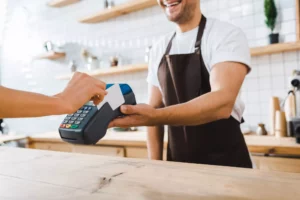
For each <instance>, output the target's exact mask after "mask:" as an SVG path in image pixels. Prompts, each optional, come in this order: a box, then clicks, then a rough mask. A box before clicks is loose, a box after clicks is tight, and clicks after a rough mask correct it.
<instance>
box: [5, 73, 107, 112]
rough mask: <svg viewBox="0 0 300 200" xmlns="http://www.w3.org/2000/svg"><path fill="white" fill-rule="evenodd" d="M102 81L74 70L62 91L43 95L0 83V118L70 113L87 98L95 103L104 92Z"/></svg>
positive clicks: (98, 101)
mask: <svg viewBox="0 0 300 200" xmlns="http://www.w3.org/2000/svg"><path fill="white" fill-rule="evenodd" d="M105 89H106V84H105V83H103V82H102V81H99V80H97V79H95V78H93V77H90V76H88V75H86V74H83V73H79V72H76V73H75V74H74V76H73V77H72V79H71V81H70V82H69V83H68V85H67V87H66V88H65V89H64V91H63V92H61V93H59V94H57V95H54V96H46V95H42V94H37V93H31V92H23V91H17V90H12V89H8V88H5V87H1V86H0V95H1V98H0V118H15V117H40V116H47V115H60V114H71V113H74V112H75V111H76V110H78V109H79V108H80V107H81V106H82V105H84V104H85V103H86V102H88V101H89V100H91V99H92V100H93V101H94V103H95V104H99V103H100V102H101V101H102V100H103V98H104V96H105V95H106V93H107V92H106V91H105Z"/></svg>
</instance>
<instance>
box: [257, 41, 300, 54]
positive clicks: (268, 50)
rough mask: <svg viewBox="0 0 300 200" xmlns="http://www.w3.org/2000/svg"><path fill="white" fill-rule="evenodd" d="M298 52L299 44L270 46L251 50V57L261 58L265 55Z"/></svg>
mask: <svg viewBox="0 0 300 200" xmlns="http://www.w3.org/2000/svg"><path fill="white" fill-rule="evenodd" d="M297 50H300V43H299V42H290V43H280V44H272V45H268V46H263V47H255V48H251V56H262V55H267V54H274V53H282V52H288V51H297Z"/></svg>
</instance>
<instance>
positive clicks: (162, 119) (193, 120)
mask: <svg viewBox="0 0 300 200" xmlns="http://www.w3.org/2000/svg"><path fill="white" fill-rule="evenodd" d="M233 105H234V101H232V96H230V95H229V94H226V92H222V91H218V92H211V93H207V94H205V95H202V96H200V97H198V98H196V99H193V100H191V101H189V102H187V103H183V104H178V105H174V106H169V107H165V108H161V109H158V110H157V123H158V124H166V125H173V126H180V125H187V126H194V125H201V124H205V123H209V122H212V121H216V120H219V119H225V118H229V116H230V114H231V112H232V108H233Z"/></svg>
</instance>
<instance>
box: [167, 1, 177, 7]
mask: <svg viewBox="0 0 300 200" xmlns="http://www.w3.org/2000/svg"><path fill="white" fill-rule="evenodd" d="M178 4H179V2H174V3H170V4H168V3H165V6H167V7H171V6H176V5H178Z"/></svg>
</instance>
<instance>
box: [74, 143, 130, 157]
mask: <svg viewBox="0 0 300 200" xmlns="http://www.w3.org/2000/svg"><path fill="white" fill-rule="evenodd" d="M72 152H75V153H84V154H96V155H105V156H117V157H125V149H124V148H123V147H101V146H84V145H73V146H72Z"/></svg>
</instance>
